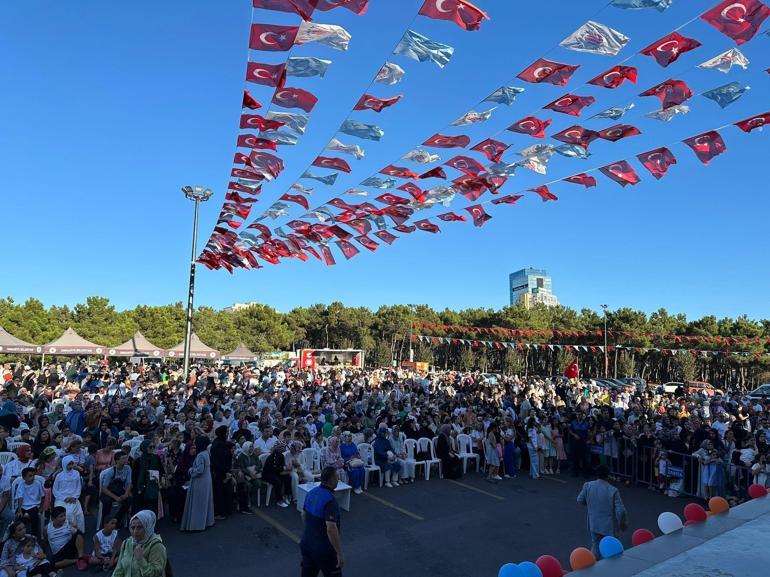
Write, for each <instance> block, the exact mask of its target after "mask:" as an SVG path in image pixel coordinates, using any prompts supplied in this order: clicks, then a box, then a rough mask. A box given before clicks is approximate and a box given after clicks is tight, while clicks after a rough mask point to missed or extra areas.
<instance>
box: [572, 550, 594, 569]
mask: <svg viewBox="0 0 770 577" xmlns="http://www.w3.org/2000/svg"><path fill="white" fill-rule="evenodd" d="M569 564H570V567H572V570H573V571H577V570H578V569H586V568H587V567H591V566H592V565H596V557H594V554H593V553H591V551H589V550H588V549H586V548H585V547H578V548H577V549H575V550H574V551H573V552H572V553H570V554H569Z"/></svg>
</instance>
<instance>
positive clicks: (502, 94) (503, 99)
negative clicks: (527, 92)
mask: <svg viewBox="0 0 770 577" xmlns="http://www.w3.org/2000/svg"><path fill="white" fill-rule="evenodd" d="M522 92H524V89H523V88H517V87H515V86H501V87H500V88H498V89H497V90H495V91H494V92H493V93H492V94H490V95H489V96H487V97H486V98H485V99H484V102H496V103H498V104H505V105H506V106H510V105H511V104H513V103H514V101H515V100H516V97H517V96H518V95H519V94H521V93H522Z"/></svg>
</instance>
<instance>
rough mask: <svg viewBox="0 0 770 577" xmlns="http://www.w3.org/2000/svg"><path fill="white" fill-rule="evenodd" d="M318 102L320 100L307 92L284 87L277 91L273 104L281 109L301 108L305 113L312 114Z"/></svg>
mask: <svg viewBox="0 0 770 577" xmlns="http://www.w3.org/2000/svg"><path fill="white" fill-rule="evenodd" d="M316 102H318V98H316V96H315V95H314V94H312V93H310V92H308V91H307V90H303V89H302V88H288V87H284V88H281V89H280V90H276V91H275V94H274V95H273V104H275V105H276V106H280V107H281V108H301V109H302V110H304V111H305V112H310V111H312V110H313V107H314V106H315V105H316Z"/></svg>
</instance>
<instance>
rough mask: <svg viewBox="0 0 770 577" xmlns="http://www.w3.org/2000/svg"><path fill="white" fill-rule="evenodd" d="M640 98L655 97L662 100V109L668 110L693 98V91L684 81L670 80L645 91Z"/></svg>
mask: <svg viewBox="0 0 770 577" xmlns="http://www.w3.org/2000/svg"><path fill="white" fill-rule="evenodd" d="M639 96H655V97H657V98H659V99H660V102H661V107H662V108H668V107H670V106H675V105H677V104H682V102H684V101H685V100H687V99H689V98H691V97H692V90H690V87H689V86H687V84H686V83H685V82H684V81H683V80H673V79H669V80H664V81H663V82H661V83H660V84H656V85H655V86H653V87H652V88H649V89H647V90H645V91H644V92H642V93H640V94H639Z"/></svg>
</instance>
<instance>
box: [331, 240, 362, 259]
mask: <svg viewBox="0 0 770 577" xmlns="http://www.w3.org/2000/svg"><path fill="white" fill-rule="evenodd" d="M334 242H335V244H336V245H337V246H338V247H340V250H341V251H342V254H344V255H345V258H346V259H348V260H350V259H351V258H353V257H354V256H356V255H357V254H358V253H359V252H361V251H360V250H358V249H357V248H356V247H355V245H354V244H352V243H350V242H348V241H346V240H335V241H334Z"/></svg>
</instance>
